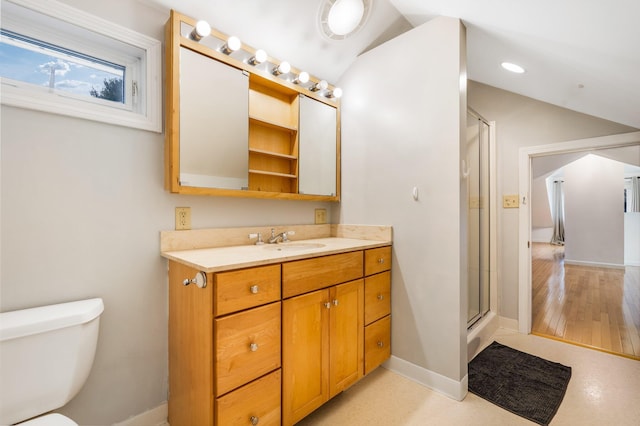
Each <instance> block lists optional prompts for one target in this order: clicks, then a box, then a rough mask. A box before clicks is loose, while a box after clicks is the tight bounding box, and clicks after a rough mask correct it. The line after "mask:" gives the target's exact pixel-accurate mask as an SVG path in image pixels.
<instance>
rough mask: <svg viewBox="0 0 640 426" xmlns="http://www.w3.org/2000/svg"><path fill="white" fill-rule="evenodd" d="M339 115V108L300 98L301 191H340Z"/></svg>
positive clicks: (311, 192)
mask: <svg viewBox="0 0 640 426" xmlns="http://www.w3.org/2000/svg"><path fill="white" fill-rule="evenodd" d="M337 117H338V113H337V110H336V108H334V107H332V106H330V105H327V104H323V103H322V102H318V101H316V100H315V99H311V98H307V97H305V96H301V97H300V132H299V133H300V183H299V192H300V193H301V194H314V195H336V193H337V186H336V180H337V178H336V177H337V173H336V165H337V146H338V144H337V129H338V119H337Z"/></svg>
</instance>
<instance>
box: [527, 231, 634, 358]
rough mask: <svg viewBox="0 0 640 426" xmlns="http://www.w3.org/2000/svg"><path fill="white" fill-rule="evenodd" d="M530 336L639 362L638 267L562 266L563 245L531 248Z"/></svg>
mask: <svg viewBox="0 0 640 426" xmlns="http://www.w3.org/2000/svg"><path fill="white" fill-rule="evenodd" d="M532 292H533V301H532V316H533V318H532V324H533V325H532V332H533V333H534V334H540V335H545V336H550V337H553V338H557V339H561V340H566V341H569V342H573V343H577V344H581V345H586V346H591V347H594V348H598V349H601V350H604V351H607V352H612V353H616V354H620V355H624V356H627V357H631V358H635V359H638V360H640V267H635V266H631V267H629V266H628V267H626V268H625V269H624V270H622V269H610V268H597V267H590V266H576V265H565V264H564V247H562V246H554V245H551V244H544V243H534V244H533V247H532Z"/></svg>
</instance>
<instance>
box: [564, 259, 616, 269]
mask: <svg viewBox="0 0 640 426" xmlns="http://www.w3.org/2000/svg"><path fill="white" fill-rule="evenodd" d="M564 264H565V265H576V266H595V267H597V268H612V269H624V265H622V264H620V263H603V262H586V261H583V260H571V259H565V260H564Z"/></svg>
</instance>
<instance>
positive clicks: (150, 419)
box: [113, 402, 169, 426]
mask: <svg viewBox="0 0 640 426" xmlns="http://www.w3.org/2000/svg"><path fill="white" fill-rule="evenodd" d="M168 414H169V405H168V404H167V403H166V402H165V403H163V404H162V405H159V406H157V407H156V408H152V409H151V410H149V411H145V412H144V413H141V414H138V415H137V416H134V417H130V418H128V419H127V420H124V421H122V422H120V423H114V425H113V426H169V423H167V416H168Z"/></svg>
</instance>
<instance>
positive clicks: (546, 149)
mask: <svg viewBox="0 0 640 426" xmlns="http://www.w3.org/2000/svg"><path fill="white" fill-rule="evenodd" d="M639 145H640V132H633V133H627V134H622V135H613V136H607V137H599V138H591V139H582V140H577V141H570V142H565V143H558V144H553V145H541V146H536V147H529V148H522V149H521V150H520V161H519V166H520V183H519V185H520V188H519V190H520V198H521V201H522V203H521V204H522V205H521V209H520V212H519V247H520V250H519V317H518V320H519V331H520V332H522V333H527V334H528V333H531V332H532V326H533V324H532V323H533V317H532V311H533V309H532V304H533V303H534V299H533V286H532V282H533V279H532V278H533V274H535V273H538V274H539V273H540V271H538V270H536V268H538V267H540V265H541V264H543V263H544V262H546V263H547V265H546V267H547V268H552V269H553V268H556V270H555V272H553V271H549V270H547V271H546V272H545V273H546V274H551V275H553V274H554V273H555V275H553V276H554V277H555V278H554V279H556V280H557V281H558V282H560V281H562V283H563V285H564V284H566V279H567V276H566V275H567V274H569V272H570V273H571V274H570V277H569V278H570V279H571V280H583V281H584V280H585V279H587V278H584V277H583V278H579V274H578V273H579V272H583V270H584V269H585V268H589V267H593V265H584V264H580V262H576V264H574V265H571V267H570V268H568V269H565V267H564V261H565V259H564V253H559V251H558V249H556V250H547V251H546V253H545V252H543V253H541V252H540V250H538V249H540V246H536V243H533V244H532V242H533V241H535V238H533V235H532V202H531V200H532V198H531V197H532V195H533V193H532V190H533V167H532V163H533V160H534V159H535V158H539V157H546V156H551V155H560V154H563V155H575V154H576V153H577V154H579V156H584V154H585V153H588V152H590V151H592V152H603V151H601V150H608V149H612V148H621V149H627V150H632V151H629V152H635V151H633V150H634V149H638V146H639ZM632 156H633V155H632ZM620 208H622V206H621V207H620ZM547 248H548V247H547ZM560 251H563V250H560ZM532 253H536V256H532ZM536 257H537V259H536ZM532 261H533V262H534V263H533V266H532ZM537 261H539V262H538V264H536V262H537ZM550 264H551V265H553V266H549V265H550ZM596 266H598V265H596ZM600 266H604V268H603V269H604V271H601V272H600V273H601V274H604V275H603V276H600V277H599V278H597V280H598V282H601V281H602V280H603V279H605V280H608V279H611V278H612V277H613V275H615V273H616V270H615V269H613V270H612V268H610V267H608V266H610V265H600ZM560 269H561V270H560ZM623 271H624V270H623ZM560 272H562V273H560ZM617 273H618V274H620V270H618V271H617ZM611 274H613V275H611ZM603 277H604V278H603ZM536 279H540V277H537V278H536ZM622 285H623V286H624V283H623V284H622ZM556 290H557V291H567V290H568V289H567V288H566V287H563V286H560V285H558V286H556ZM536 291H538V290H536ZM593 291H595V290H593ZM592 294H598V295H599V293H597V292H592ZM536 296H537V298H538V299H537V302H539V301H540V300H539V299H540V298H541V296H540V295H539V294H536ZM554 297H555V298H557V297H558V294H557V293H556V294H555V295H550V299H549V300H553V299H554ZM580 297H582V298H583V299H585V300H586V299H587V298H588V297H591V296H584V295H583V296H580ZM598 297H599V296H598ZM632 297H633V296H632ZM590 307H591V309H595V308H594V306H593V303H591V304H590ZM574 309H579V308H577V307H575V308H574ZM582 309H583V310H584V308H582ZM565 314H567V312H566V311H565V312H563V311H562V310H559V311H556V312H555V313H549V312H547V313H545V316H546V317H547V320H549V319H551V320H550V321H548V322H549V324H553V326H552V327H551V328H553V333H550V330H549V327H550V326H549V324H547V333H546V334H548V335H551V337H557V338H559V339H560V340H565V338H566V336H556V334H558V333H557V330H558V329H559V328H562V325H563V324H562V321H567V318H566V316H565ZM554 315H555V317H554ZM538 320H539V319H538ZM538 325H539V324H538ZM605 327H607V325H606V324H605ZM585 333H586V331H585ZM593 333H594V337H596V335H597V334H598V333H597V332H596V331H593ZM602 336H605V335H604V334H602ZM605 338H606V337H605ZM566 340H567V341H568V340H569V339H566ZM596 340H597V338H596ZM578 343H579V342H578ZM639 343H640V342H639ZM585 346H593V345H586V344H585Z"/></svg>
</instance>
